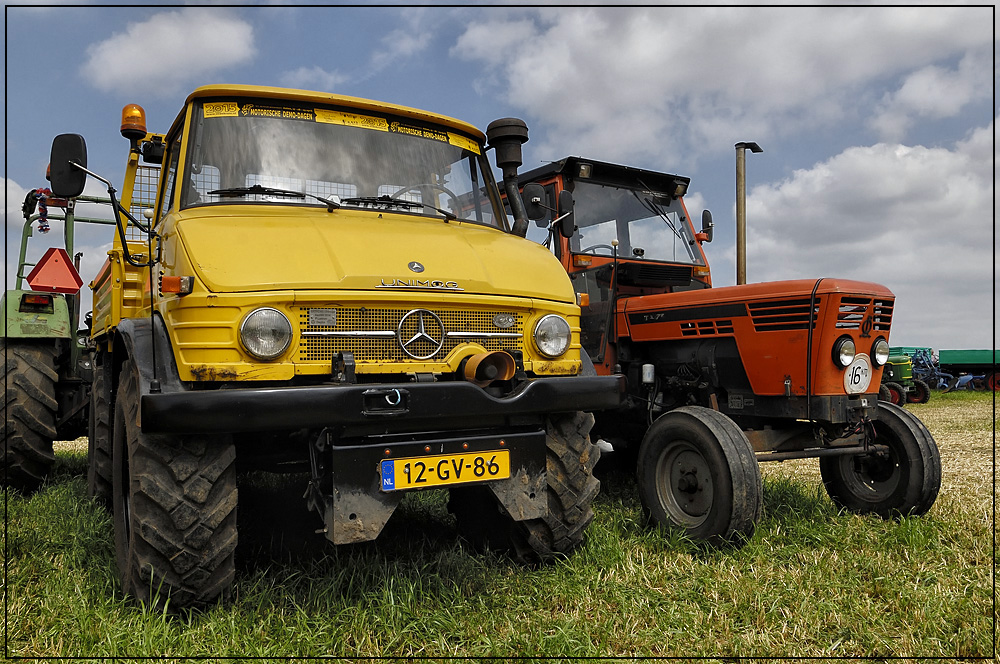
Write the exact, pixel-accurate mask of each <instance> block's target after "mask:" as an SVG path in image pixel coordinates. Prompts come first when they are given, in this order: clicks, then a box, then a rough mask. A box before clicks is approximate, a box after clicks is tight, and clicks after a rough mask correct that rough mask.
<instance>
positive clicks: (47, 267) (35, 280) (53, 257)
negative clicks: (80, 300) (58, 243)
mask: <svg viewBox="0 0 1000 664" xmlns="http://www.w3.org/2000/svg"><path fill="white" fill-rule="evenodd" d="M28 285H29V286H31V288H32V290H37V291H47V292H51V293H68V294H72V293H75V292H77V291H78V290H80V286H82V285H83V279H81V278H80V274H79V273H78V272H77V271H76V268H75V267H73V263H72V262H70V260H69V254H67V253H66V250H65V249H61V248H59V247H52V248H50V249H49V250H48V251H46V252H45V255H44V256H42V260H40V261H38V263H37V264H36V265H35V267H34V269H32V270H31V272H30V273H29V274H28Z"/></svg>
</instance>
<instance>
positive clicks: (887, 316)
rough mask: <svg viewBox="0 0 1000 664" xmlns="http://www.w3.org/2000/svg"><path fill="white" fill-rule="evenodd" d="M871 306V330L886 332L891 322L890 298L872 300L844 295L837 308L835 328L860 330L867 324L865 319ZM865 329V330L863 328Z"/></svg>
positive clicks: (891, 303)
mask: <svg viewBox="0 0 1000 664" xmlns="http://www.w3.org/2000/svg"><path fill="white" fill-rule="evenodd" d="M869 307H871V323H870V324H871V330H872V331H878V332H888V331H889V325H890V324H891V323H892V307H893V302H892V301H891V300H889V301H887V300H872V298H870V297H855V296H845V297H843V298H841V300H840V308H839V309H838V310H837V328H838V329H841V330H861V329H863V327H864V326H865V325H866V324H868V323H866V319H867V318H868V316H869ZM863 331H866V332H867V330H863Z"/></svg>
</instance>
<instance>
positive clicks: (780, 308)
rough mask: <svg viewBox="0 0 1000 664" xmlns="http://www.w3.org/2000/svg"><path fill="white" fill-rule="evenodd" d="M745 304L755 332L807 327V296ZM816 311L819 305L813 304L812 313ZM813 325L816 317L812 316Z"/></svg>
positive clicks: (803, 328)
mask: <svg viewBox="0 0 1000 664" xmlns="http://www.w3.org/2000/svg"><path fill="white" fill-rule="evenodd" d="M747 306H748V308H749V309H750V319H751V320H752V321H753V326H754V330H756V331H757V332H782V331H789V330H808V329H809V310H810V307H809V298H803V299H795V300H772V301H769V302H752V303H750V304H748V305H747ZM818 311H819V307H818V306H815V307H814V308H813V313H814V314H815V313H817V312H818ZM815 326H816V318H815V316H813V327H815Z"/></svg>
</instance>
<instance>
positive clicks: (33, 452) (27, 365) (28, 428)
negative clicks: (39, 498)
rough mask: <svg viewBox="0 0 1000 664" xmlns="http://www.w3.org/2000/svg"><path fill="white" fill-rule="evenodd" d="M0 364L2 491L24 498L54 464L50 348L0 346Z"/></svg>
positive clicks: (53, 352)
mask: <svg viewBox="0 0 1000 664" xmlns="http://www.w3.org/2000/svg"><path fill="white" fill-rule="evenodd" d="M0 357H3V361H4V381H3V388H2V389H3V392H2V395H3V404H4V406H5V409H6V417H5V419H4V424H3V429H2V432H3V439H4V442H3V445H4V448H3V449H4V456H3V466H4V469H3V470H4V472H3V486H5V487H10V488H12V489H15V490H17V491H21V492H23V493H30V492H32V491H34V490H36V489H37V488H38V487H39V486H41V484H42V482H43V481H44V480H45V478H46V477H47V476H48V474H49V471H50V470H51V469H52V466H53V464H55V460H56V458H55V454H54V453H53V451H52V441H53V440H55V438H56V412H57V409H58V407H59V404H58V403H57V402H56V382H57V381H58V380H59V375H58V373H56V368H55V367H56V349H55V346H54V345H53V344H51V343H46V342H44V341H42V342H39V341H28V340H13V339H8V340H6V341H0Z"/></svg>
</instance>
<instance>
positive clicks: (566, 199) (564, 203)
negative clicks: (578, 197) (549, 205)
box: [557, 189, 576, 237]
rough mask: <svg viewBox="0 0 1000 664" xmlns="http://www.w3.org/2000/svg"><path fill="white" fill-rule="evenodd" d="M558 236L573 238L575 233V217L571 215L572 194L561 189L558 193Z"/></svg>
mask: <svg viewBox="0 0 1000 664" xmlns="http://www.w3.org/2000/svg"><path fill="white" fill-rule="evenodd" d="M557 212H558V213H559V216H560V217H561V219H560V220H559V234H560V235H562V236H563V237H573V233H575V232H576V215H575V214H574V213H573V194H572V193H570V192H568V191H566V190H565V189H563V190H562V191H560V192H559V209H558V210H557Z"/></svg>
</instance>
